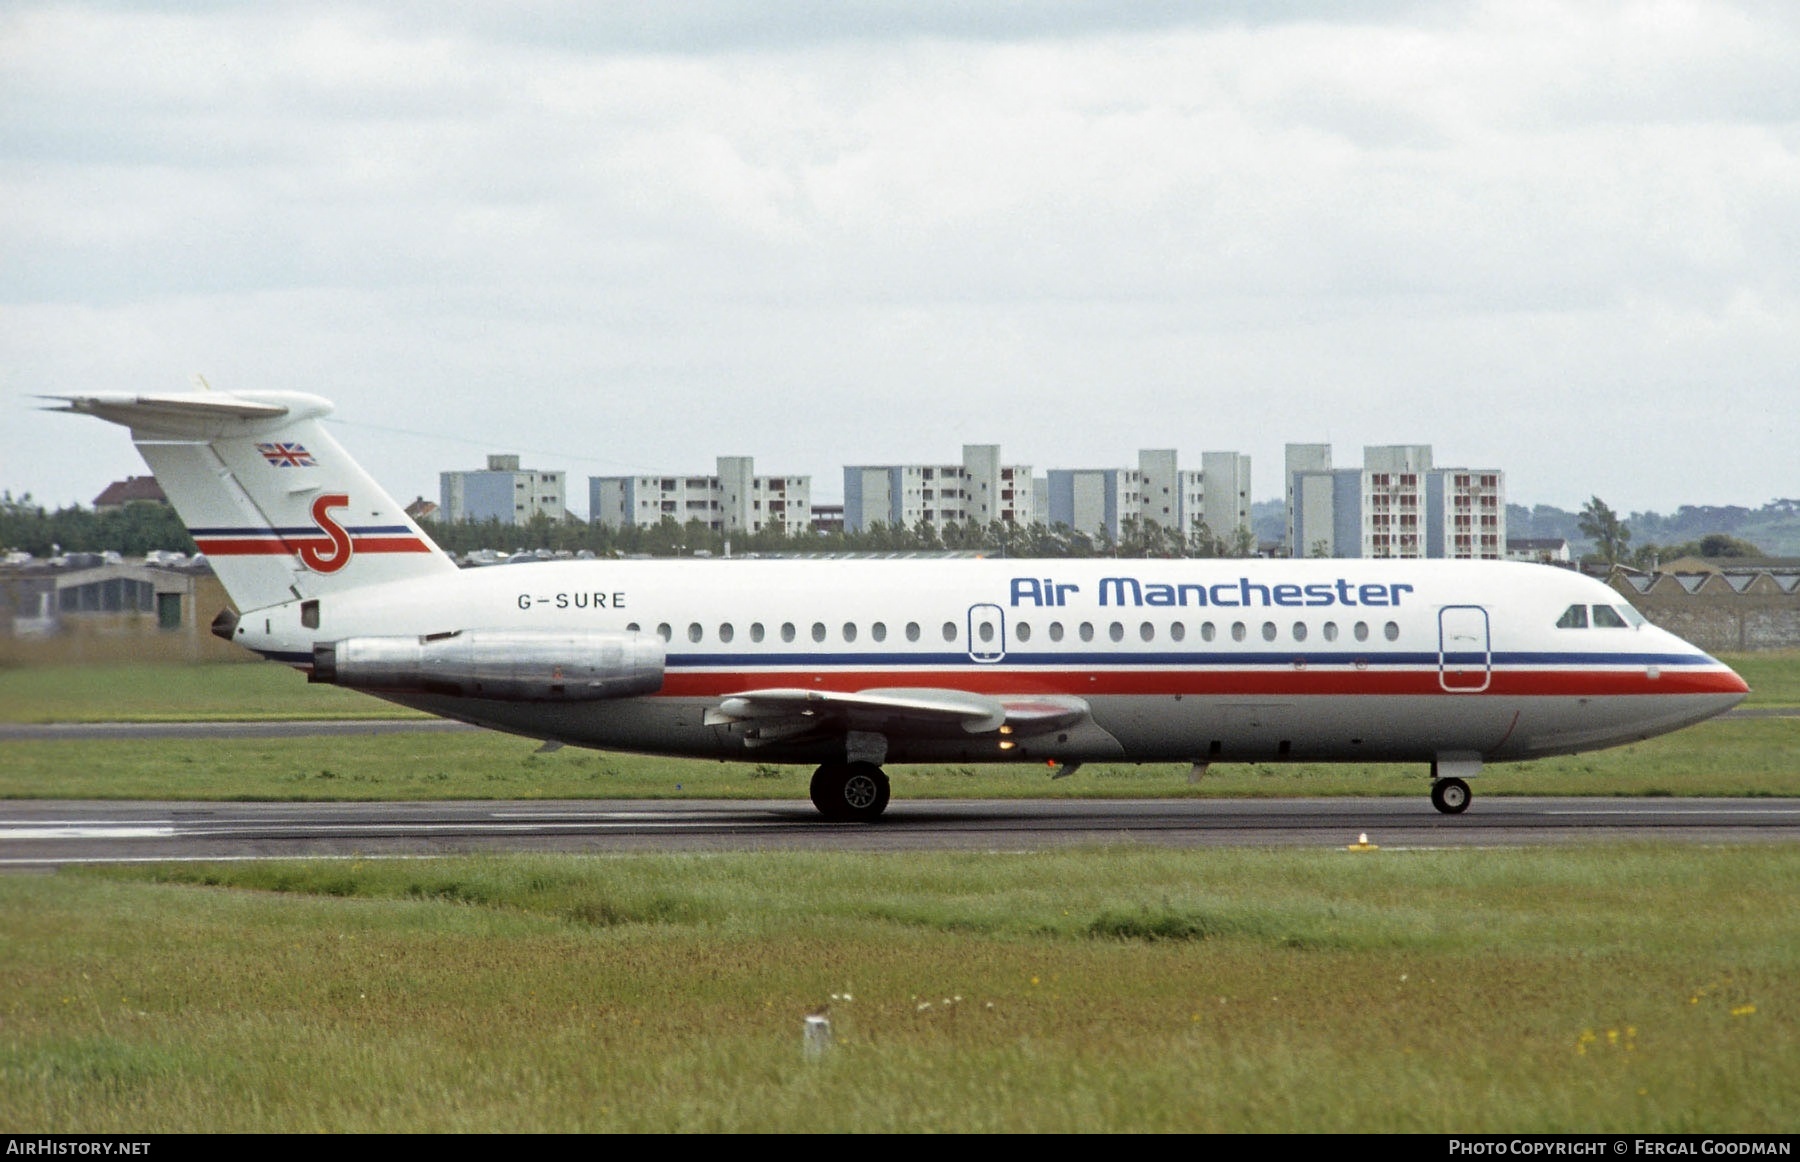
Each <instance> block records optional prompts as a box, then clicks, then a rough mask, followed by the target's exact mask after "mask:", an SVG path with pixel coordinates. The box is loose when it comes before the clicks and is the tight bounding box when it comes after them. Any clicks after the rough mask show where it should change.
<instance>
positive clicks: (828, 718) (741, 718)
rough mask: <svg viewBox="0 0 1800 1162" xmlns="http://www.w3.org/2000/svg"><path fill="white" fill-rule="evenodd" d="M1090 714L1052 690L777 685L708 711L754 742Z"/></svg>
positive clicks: (1033, 725)
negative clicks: (1015, 692) (993, 692)
mask: <svg viewBox="0 0 1800 1162" xmlns="http://www.w3.org/2000/svg"><path fill="white" fill-rule="evenodd" d="M1088 712H1089V710H1088V704H1087V702H1086V701H1084V700H1083V699H1080V698H1071V697H1062V696H1053V695H1019V696H1016V697H1009V696H1000V697H990V696H989V695H986V694H974V693H971V692H969V691H967V690H944V689H933V688H929V687H900V688H894V689H873V690H858V691H854V692H840V691H834V690H803V689H788V688H775V689H769V690H747V691H745V692H744V693H742V694H734V695H732V696H731V697H729V698H726V699H724V700H723V701H721V702H720V703H719V704H718V705H717V706H715V707H713V708H712V709H710V710H708V711H707V712H706V718H705V721H706V724H707V725H708V726H732V727H737V728H740V729H741V730H742V731H743V733H744V738H745V741H746V742H748V743H749V744H750V745H752V746H754V745H756V744H758V743H770V742H777V741H785V740H788V739H792V738H796V737H798V736H800V735H804V734H813V733H818V734H826V733H837V732H842V731H850V730H857V731H870V732H874V733H879V734H888V735H900V736H907V735H945V734H958V733H961V734H994V733H1000V732H1005V733H1007V734H1015V735H1029V734H1037V733H1040V732H1043V731H1047V730H1056V729H1058V728H1060V727H1065V726H1068V725H1071V724H1073V723H1076V722H1079V721H1081V720H1082V719H1084V718H1086V717H1087V716H1088Z"/></svg>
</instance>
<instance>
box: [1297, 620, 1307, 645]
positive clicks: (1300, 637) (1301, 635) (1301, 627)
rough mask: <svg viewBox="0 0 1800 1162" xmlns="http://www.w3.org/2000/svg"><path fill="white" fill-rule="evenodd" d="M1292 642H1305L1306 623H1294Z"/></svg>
mask: <svg viewBox="0 0 1800 1162" xmlns="http://www.w3.org/2000/svg"><path fill="white" fill-rule="evenodd" d="M1294 640H1295V641H1297V642H1303V641H1305V640H1306V623H1305V622H1304V621H1296V622H1295V623H1294Z"/></svg>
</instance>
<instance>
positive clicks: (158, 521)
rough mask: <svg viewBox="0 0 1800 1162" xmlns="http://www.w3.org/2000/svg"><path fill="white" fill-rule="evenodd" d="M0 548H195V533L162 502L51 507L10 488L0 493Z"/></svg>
mask: <svg viewBox="0 0 1800 1162" xmlns="http://www.w3.org/2000/svg"><path fill="white" fill-rule="evenodd" d="M0 549H19V550H23V551H24V552H27V553H30V554H31V555H32V556H34V557H52V556H55V555H56V554H57V553H59V552H62V553H100V552H105V551H107V550H109V549H110V550H112V551H113V552H115V553H120V554H123V555H125V556H127V557H141V556H143V555H144V554H145V553H148V552H151V551H152V550H163V551H169V552H179V553H192V552H194V551H195V547H194V538H192V537H190V536H188V531H187V528H186V527H185V526H184V525H183V524H182V523H181V518H180V517H179V516H176V515H175V510H174V509H172V508H170V507H169V506H168V505H166V504H156V503H154V502H138V503H134V504H127V505H125V506H123V507H122V508H113V509H107V510H106V511H104V512H102V511H98V510H96V509H91V508H82V507H81V506H80V505H70V506H69V507H67V508H59V509H57V510H56V511H55V512H50V511H48V510H46V509H45V508H44V506H43V505H41V504H36V503H34V502H33V501H32V499H31V494H30V493H29V492H27V493H26V494H25V495H23V496H21V497H18V498H17V499H14V497H13V494H12V493H11V492H3V493H0Z"/></svg>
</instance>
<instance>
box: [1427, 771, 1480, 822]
mask: <svg viewBox="0 0 1800 1162" xmlns="http://www.w3.org/2000/svg"><path fill="white" fill-rule="evenodd" d="M1471 798H1473V796H1472V795H1471V794H1470V793H1469V784H1467V783H1465V782H1463V781H1462V780H1461V779H1437V780H1435V781H1433V782H1432V784H1431V805H1432V806H1433V807H1436V808H1437V809H1438V810H1439V811H1442V812H1443V813H1444V814H1446V815H1461V814H1462V813H1463V812H1464V811H1467V810H1468V809H1469V800H1470V799H1471Z"/></svg>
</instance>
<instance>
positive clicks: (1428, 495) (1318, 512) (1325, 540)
mask: <svg viewBox="0 0 1800 1162" xmlns="http://www.w3.org/2000/svg"><path fill="white" fill-rule="evenodd" d="M1286 466H1287V482H1286V494H1287V517H1288V541H1287V543H1288V552H1289V554H1290V555H1292V556H1297V557H1373V558H1399V559H1419V558H1427V557H1430V558H1451V559H1455V558H1463V559H1467V560H1500V559H1502V558H1503V557H1504V555H1505V546H1506V487H1505V480H1506V477H1505V474H1504V473H1503V472H1501V471H1500V470H1499V469H1497V468H1437V467H1434V466H1433V464H1432V451H1431V446H1430V445H1429V444H1389V445H1371V446H1368V447H1365V448H1364V449H1363V466H1362V467H1361V468H1360V469H1357V468H1336V469H1334V468H1332V467H1331V449H1330V447H1329V446H1328V445H1323V444H1290V445H1288V448H1287V457H1286Z"/></svg>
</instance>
